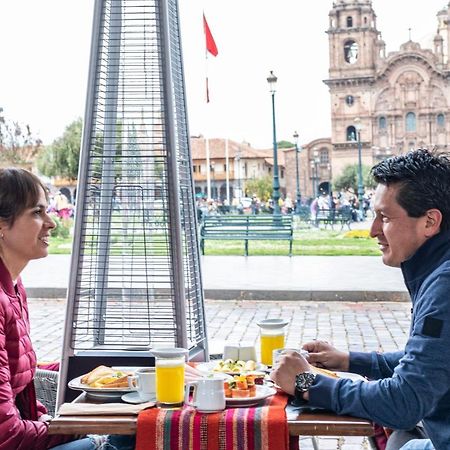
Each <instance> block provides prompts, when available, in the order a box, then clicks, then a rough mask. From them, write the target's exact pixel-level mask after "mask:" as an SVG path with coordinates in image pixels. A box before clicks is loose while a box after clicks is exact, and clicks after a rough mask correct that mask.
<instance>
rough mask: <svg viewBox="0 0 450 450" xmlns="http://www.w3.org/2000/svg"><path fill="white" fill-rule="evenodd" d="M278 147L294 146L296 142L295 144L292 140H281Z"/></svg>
mask: <svg viewBox="0 0 450 450" xmlns="http://www.w3.org/2000/svg"><path fill="white" fill-rule="evenodd" d="M277 147H278V148H293V147H295V144H293V143H292V142H289V141H279V142H277Z"/></svg>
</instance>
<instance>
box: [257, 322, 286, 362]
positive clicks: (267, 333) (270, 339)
mask: <svg viewBox="0 0 450 450" xmlns="http://www.w3.org/2000/svg"><path fill="white" fill-rule="evenodd" d="M288 323H289V322H287V321H286V320H283V319H265V320H261V321H259V322H257V325H258V326H259V327H260V328H261V330H260V343H261V362H262V363H263V364H265V365H266V366H271V365H272V362H273V360H272V355H273V351H274V350H276V349H278V348H283V347H284V335H285V331H284V327H285V326H286V325H287V324H288Z"/></svg>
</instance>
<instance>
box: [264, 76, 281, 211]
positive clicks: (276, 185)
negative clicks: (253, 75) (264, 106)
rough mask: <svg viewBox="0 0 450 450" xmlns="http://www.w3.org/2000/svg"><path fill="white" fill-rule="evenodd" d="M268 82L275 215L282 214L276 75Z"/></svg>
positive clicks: (268, 79) (270, 77) (269, 78)
mask: <svg viewBox="0 0 450 450" xmlns="http://www.w3.org/2000/svg"><path fill="white" fill-rule="evenodd" d="M267 82H268V83H269V91H270V94H271V96H272V126H273V184H272V188H273V193H272V200H273V213H274V214H275V215H279V214H280V205H279V203H278V201H279V200H280V181H279V179H278V148H277V130H276V124H275V92H276V89H275V88H276V84H277V77H276V76H275V75H274V73H273V71H272V70H271V71H270V75H269V76H268V77H267Z"/></svg>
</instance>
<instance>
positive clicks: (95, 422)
mask: <svg viewBox="0 0 450 450" xmlns="http://www.w3.org/2000/svg"><path fill="white" fill-rule="evenodd" d="M74 402H77V403H92V400H91V399H89V398H88V397H87V396H86V393H82V394H80V395H79V396H78V397H77V398H76V399H75V400H74ZM286 419H287V424H288V430H289V434H290V435H291V436H372V435H373V434H374V429H373V423H372V422H371V421H370V420H366V419H361V418H357V417H351V416H340V415H337V414H335V413H333V412H330V411H320V410H318V411H302V412H301V413H295V412H294V413H292V412H291V413H287V414H286ZM136 430H137V415H128V414H127V415H121V414H114V415H109V414H108V415H101V414H99V415H76V414H74V415H58V414H57V415H56V416H55V417H54V418H53V419H52V420H51V421H50V423H49V428H48V432H49V434H125V435H134V434H136Z"/></svg>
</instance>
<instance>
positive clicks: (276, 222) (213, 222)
mask: <svg viewBox="0 0 450 450" xmlns="http://www.w3.org/2000/svg"><path fill="white" fill-rule="evenodd" d="M208 239H214V240H230V241H231V240H243V241H245V256H248V241H261V240H288V241H289V256H292V240H293V222H292V216H291V215H275V216H274V215H246V214H239V215H214V216H206V217H205V218H204V219H203V221H202V223H201V226H200V249H201V252H202V255H204V254H205V241H206V240H208Z"/></svg>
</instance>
